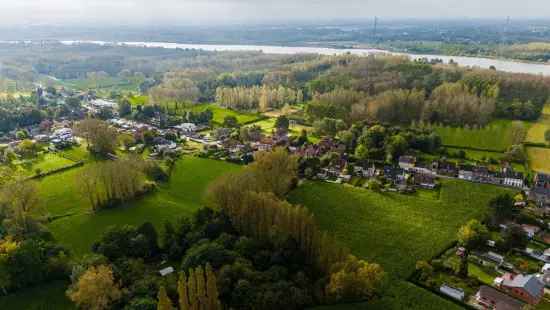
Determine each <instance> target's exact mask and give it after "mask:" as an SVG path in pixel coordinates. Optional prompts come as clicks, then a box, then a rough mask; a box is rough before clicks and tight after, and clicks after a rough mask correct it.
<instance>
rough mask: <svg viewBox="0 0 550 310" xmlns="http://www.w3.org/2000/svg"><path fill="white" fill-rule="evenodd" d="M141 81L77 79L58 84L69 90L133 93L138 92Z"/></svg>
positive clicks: (108, 78) (109, 78) (105, 78)
mask: <svg viewBox="0 0 550 310" xmlns="http://www.w3.org/2000/svg"><path fill="white" fill-rule="evenodd" d="M141 82H142V80H141V79H136V78H133V79H128V80H127V79H123V78H119V77H110V76H106V77H101V78H98V79H78V80H63V81H60V83H61V84H62V85H63V86H65V87H69V88H73V89H77V90H82V91H85V90H88V89H94V90H97V91H100V92H110V91H126V92H135V91H138V90H139V84H140V83H141Z"/></svg>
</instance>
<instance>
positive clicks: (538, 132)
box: [525, 105, 550, 143]
mask: <svg viewBox="0 0 550 310" xmlns="http://www.w3.org/2000/svg"><path fill="white" fill-rule="evenodd" d="M548 129H550V105H546V106H545V107H544V110H543V111H542V115H541V116H540V118H539V119H538V120H537V122H535V123H533V124H532V125H531V127H530V128H529V131H528V132H527V137H526V138H525V141H526V142H530V143H546V140H545V139H544V133H545V132H546V131H547V130H548Z"/></svg>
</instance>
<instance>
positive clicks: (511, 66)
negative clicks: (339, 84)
mask: <svg viewBox="0 0 550 310" xmlns="http://www.w3.org/2000/svg"><path fill="white" fill-rule="evenodd" d="M61 43H63V44H67V45H73V44H79V43H88V44H99V45H108V44H116V45H121V46H122V45H127V46H135V47H151V48H169V49H176V48H180V49H201V50H205V51H262V52H264V53H266V54H285V55H292V54H320V55H341V54H346V53H350V54H353V55H360V56H366V55H372V54H392V55H406V56H409V57H411V58H413V59H418V58H427V59H429V60H431V59H442V60H443V62H445V63H449V61H450V60H453V61H454V62H456V63H458V64H459V65H460V66H465V67H479V68H485V69H488V68H490V67H492V66H493V67H495V68H496V69H497V70H500V71H506V72H512V73H530V74H541V75H544V76H550V65H545V64H537V63H525V62H519V61H513V60H500V59H491V58H483V57H461V56H444V55H417V54H405V53H394V52H389V51H385V50H378V49H336V48H328V47H299V46H297V47H296V46H270V45H215V44H183V43H166V42H116V43H114V42H105V41H61Z"/></svg>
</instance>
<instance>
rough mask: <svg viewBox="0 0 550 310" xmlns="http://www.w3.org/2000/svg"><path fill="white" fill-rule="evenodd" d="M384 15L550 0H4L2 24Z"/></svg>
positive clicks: (505, 9) (466, 11)
mask: <svg viewBox="0 0 550 310" xmlns="http://www.w3.org/2000/svg"><path fill="white" fill-rule="evenodd" d="M374 15H377V16H381V17H388V18H391V17H397V18H399V17H417V18H430V17H431V18H441V17H448V18H452V17H498V18H502V17H503V16H512V18H524V17H550V0H0V24H3V25H27V24H42V23H48V24H52V23H54V24H75V23H76V24H90V23H101V24H105V23H108V24H119V25H122V24H145V25H151V24H165V25H170V24H174V25H175V24H179V25H186V24H198V23H209V24H221V23H226V22H239V23H246V22H256V23H257V22H262V21H265V22H272V21H282V20H289V19H293V20H300V19H304V20H306V19H307V20H312V19H319V20H326V19H345V18H365V17H371V16H374Z"/></svg>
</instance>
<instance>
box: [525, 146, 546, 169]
mask: <svg viewBox="0 0 550 310" xmlns="http://www.w3.org/2000/svg"><path fill="white" fill-rule="evenodd" d="M527 158H528V160H529V167H530V168H531V169H532V170H534V171H538V172H545V173H550V149H547V148H541V147H528V148H527Z"/></svg>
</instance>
